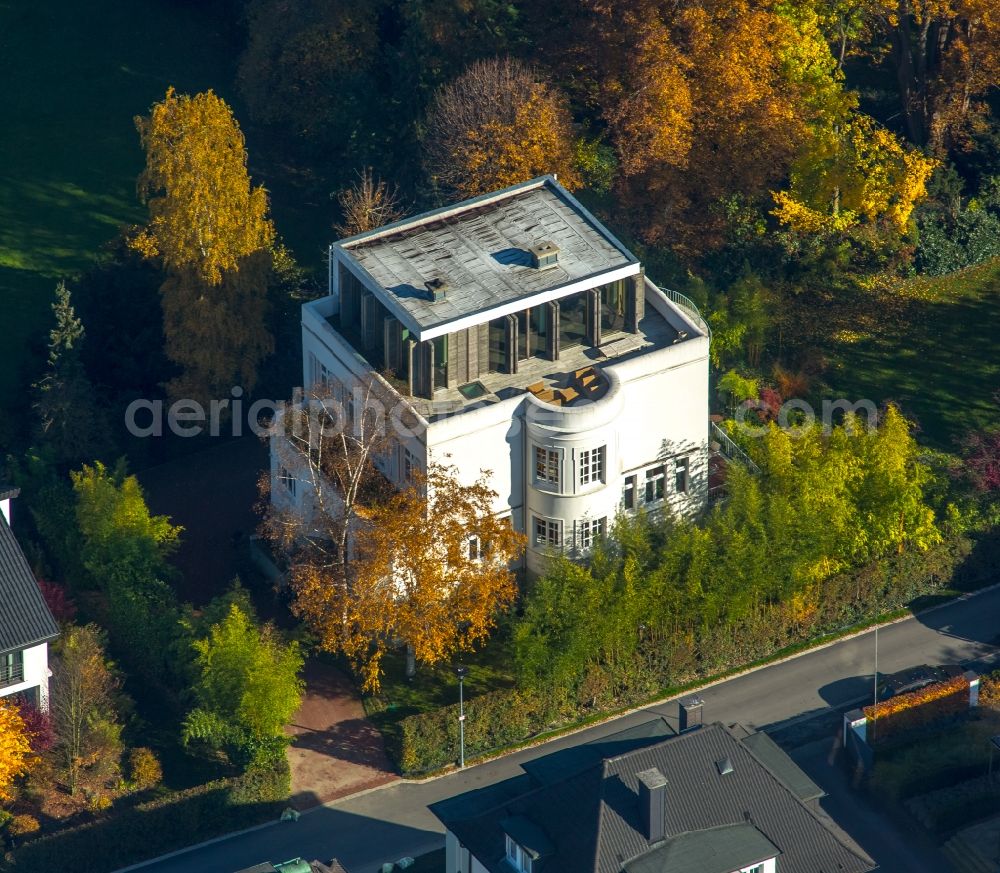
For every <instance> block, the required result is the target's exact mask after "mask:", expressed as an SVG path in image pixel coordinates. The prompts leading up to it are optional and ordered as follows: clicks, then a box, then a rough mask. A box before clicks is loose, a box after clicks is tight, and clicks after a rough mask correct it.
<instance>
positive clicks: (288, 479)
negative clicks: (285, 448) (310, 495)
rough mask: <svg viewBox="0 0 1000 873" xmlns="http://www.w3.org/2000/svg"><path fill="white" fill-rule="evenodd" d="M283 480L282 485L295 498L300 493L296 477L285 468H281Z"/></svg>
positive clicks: (280, 476)
mask: <svg viewBox="0 0 1000 873" xmlns="http://www.w3.org/2000/svg"><path fill="white" fill-rule="evenodd" d="M278 478H280V479H281V484H282V485H284V486H285V490H286V491H287V492H288V493H289V494H291V495H292V497H295V495H296V494H297V492H298V482H297V481H296V479H295V477H294V476H293V475H292V474H291V473H289V472H288V470H286V469H285V468H284V467H282V468H281V473H280V475H279V477H278Z"/></svg>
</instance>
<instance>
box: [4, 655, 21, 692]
mask: <svg viewBox="0 0 1000 873" xmlns="http://www.w3.org/2000/svg"><path fill="white" fill-rule="evenodd" d="M23 681H24V663H23V662H21V661H15V662H14V663H13V664H11V663H4V662H3V661H0V688H6V687H8V686H9V685H20V684H21V683H22V682H23Z"/></svg>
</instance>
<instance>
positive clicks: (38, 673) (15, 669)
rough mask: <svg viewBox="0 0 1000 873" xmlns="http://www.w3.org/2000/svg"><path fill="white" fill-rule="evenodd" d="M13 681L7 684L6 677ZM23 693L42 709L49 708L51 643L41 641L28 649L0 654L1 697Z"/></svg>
mask: <svg viewBox="0 0 1000 873" xmlns="http://www.w3.org/2000/svg"><path fill="white" fill-rule="evenodd" d="M5 677H8V678H10V679H15V678H17V677H21V681H19V682H17V681H13V682H11V683H10V684H5V682H4V678H5ZM13 694H22V695H24V696H26V697H27V698H28V699H29V700H31V701H32V702H33V703H35V704H36V705H37V706H38V707H39V708H40V709H42V710H44V711H47V710H48V708H49V644H48V643H40V644H39V645H37V646H32V647H31V648H28V649H21V650H19V651H17V652H10V653H8V654H6V655H0V697H9V696H11V695H13Z"/></svg>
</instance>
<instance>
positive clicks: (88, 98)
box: [0, 0, 330, 409]
mask: <svg viewBox="0 0 1000 873" xmlns="http://www.w3.org/2000/svg"><path fill="white" fill-rule="evenodd" d="M218 6H220V4H211V3H200V2H195V3H180V2H175V0H135V2H131V3H112V2H109V0H91V2H87V3H80V2H72V0H52V2H48V3H29V2H24V0H0V71H2V81H3V85H4V87H3V88H2V89H0V118H2V119H3V125H2V128H0V131H2V132H0V326H2V328H3V336H4V339H5V341H6V345H7V357H6V360H5V363H6V365H7V366H5V367H3V368H0V409H3V408H5V407H7V406H8V405H9V404H10V402H11V401H12V400H14V399H15V398H14V396H13V392H14V391H15V390H17V388H18V386H19V385H21V384H22V383H21V381H20V379H19V371H20V369H21V367H22V366H24V364H25V362H26V360H27V356H28V349H29V344H30V343H32V342H37V341H38V340H39V339H41V340H42V341H44V337H45V334H46V332H47V330H48V325H49V309H48V307H49V304H50V302H51V300H52V297H53V294H52V292H53V288H54V286H55V283H56V282H57V281H58V279H60V278H61V277H66V276H70V275H72V274H74V273H77V272H79V271H81V270H83V269H86V268H87V266H88V265H89V264H91V263H92V262H93V260H94V258H95V257H96V256H97V254H98V251H99V249H100V247H101V246H102V245H103V244H104V243H105V242H106V241H108V240H109V239H110V238H112V237H114V236H115V235H116V233H117V231H118V228H119V227H120V226H121V225H123V224H129V223H133V222H138V221H141V220H142V219H143V218H144V214H145V211H144V209H143V207H142V206H141V205H140V204H139V203H138V202H137V200H136V197H135V179H136V175H137V174H138V172H139V170H140V169H141V167H142V161H143V155H142V150H141V148H140V146H139V140H138V136H137V134H136V132H135V127H134V125H133V117H134V116H135V115H137V114H141V113H143V112H145V111H147V110H148V109H149V107H150V105H151V104H152V103H153V102H154V101H156V100H157V99H159V98H161V97H162V96H163V94H164V92H165V91H166V89H167V86H168V85H174V86H176V87H177V89H178V90H181V91H198V90H205V89H207V88H212V89H214V90H215V91H216V92H217V93H218V94H220V95H222V96H223V97H224V98H225V99H226V100H229V101H230V102H233V100H234V95H233V74H234V69H235V54H236V51H237V48H238V47H237V46H236V44H235V39H236V37H235V36H234V34H233V33H232V32H231V31H230V29H229V28H228V27H227V26H225V25H224V24H221V23H220V22H219V20H217V19H216V18H215V17H214V16H216V15H218V9H217V7H218ZM235 110H236V113H237V116H238V117H240V118H241V122H244V127H245V126H246V124H245V119H244V118H242V117H241V116H242V115H245V113H241V111H240V107H239V105H238V104H235ZM257 139H259V138H257ZM256 146H260V148H259V149H258V148H256ZM263 146H264V144H263V143H259V142H256V141H255V136H254V135H253V134H252V133H248V149H249V152H250V162H251V171H252V172H254V173H255V177H257V178H258V179H259V180H260V181H262V182H263V183H264V184H265V185H267V186H268V187H269V188H271V189H272V192H273V195H272V200H273V211H274V215H275V221H276V224H277V226H278V231H279V233H281V234H282V236H284V237H285V238H286V240H287V241H288V242H289V244H290V245H291V247H292V249H293V251H294V252H295V254H296V256H297V257H298V258H299V259H300V260H301V261H302V262H303V265H304V266H307V267H310V268H316V267H319V266H320V263H321V260H320V251H321V249H320V246H321V244H322V242H323V241H324V240H325V238H326V236H327V233H328V230H329V228H328V225H329V213H330V202H329V200H328V199H327V198H326V196H325V192H323V193H322V194H321V195H316V194H312V195H306V196H303V195H302V192H301V191H299V190H295V185H294V184H292V183H293V182H294V181H295V180H294V179H293V178H292V177H291V175H290V174H289V173H288V172H286V169H285V168H284V167H283V166H280V163H279V162H278V161H274V160H273V159H272V160H271V161H270V163H269V164H268V165H266V166H265V165H258V164H256V163H255V155H258V156H260V155H261V154H262V152H263V150H264V149H263ZM272 151H273V150H272ZM261 163H262V164H263V159H262V158H261ZM38 364H39V362H38V361H37V360H35V361H31V362H28V366H29V368H32V367H37V366H38ZM30 372H31V371H30V370H29V374H30Z"/></svg>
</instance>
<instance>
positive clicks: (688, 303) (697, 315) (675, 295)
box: [656, 285, 712, 340]
mask: <svg viewBox="0 0 1000 873" xmlns="http://www.w3.org/2000/svg"><path fill="white" fill-rule="evenodd" d="M656 287H657V288H659V289H660V290H661V291H662V292H663V293H664V294H666V295H667V298H668V299H669V300H670V302H671V303H674V304H676V305H677V306H679V307H680V308H681V309H683V310H684V311H685V312H686V313H687V314H688V315H690V316H691V317H692V318H693V319H694V322H695V324H697V325H698V327H700V328H701V329H702V330H704V331H705V335H706V336H707V337H708V338H709V340H711V339H712V328H711V327H709V325H708V322H707V321H706V320H705V317H704V316H703V315H702V314H701V310H700V309H699V308H698V304H696V303H695V302H694V301H693V300H692V299H691V298H690V297H688V296H687V294H681V292H680V291H674V289H673V288H667V287H665V286H664V285H657V286H656Z"/></svg>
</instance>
